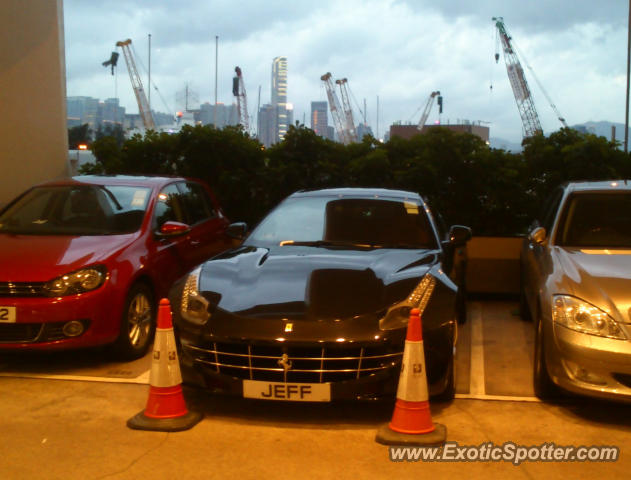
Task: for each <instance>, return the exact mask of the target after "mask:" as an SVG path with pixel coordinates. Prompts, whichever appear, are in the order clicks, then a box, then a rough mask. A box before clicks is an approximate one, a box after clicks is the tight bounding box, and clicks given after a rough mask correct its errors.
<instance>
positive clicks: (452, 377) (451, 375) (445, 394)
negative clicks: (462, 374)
mask: <svg viewBox="0 0 631 480" xmlns="http://www.w3.org/2000/svg"><path fill="white" fill-rule="evenodd" d="M454 363H455V360H454V355H453V354H452V355H451V357H450V359H449V364H448V366H447V385H445V389H444V390H443V391H442V393H439V394H438V395H436V396H435V397H434V400H437V401H439V402H451V401H452V400H453V399H454V398H455V396H456V366H455V365H454Z"/></svg>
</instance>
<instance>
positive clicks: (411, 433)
mask: <svg viewBox="0 0 631 480" xmlns="http://www.w3.org/2000/svg"><path fill="white" fill-rule="evenodd" d="M446 438H447V428H446V427H445V426H444V425H441V424H439V423H433V422H432V417H431V414H430V411H429V395H428V391H427V376H426V373H425V353H424V351H423V333H422V327H421V317H420V315H419V309H418V308H413V309H412V311H411V312H410V321H409V322H408V328H407V334H406V337H405V348H404V349H403V360H402V362H401V374H400V377H399V386H398V388H397V401H396V403H395V405H394V412H393V414H392V420H391V421H390V423H388V424H385V425H383V426H382V427H381V428H380V429H379V431H378V432H377V437H376V439H375V440H376V441H377V442H378V443H382V444H384V445H442V444H443V443H445V440H446Z"/></svg>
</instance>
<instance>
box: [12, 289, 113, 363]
mask: <svg viewBox="0 0 631 480" xmlns="http://www.w3.org/2000/svg"><path fill="white" fill-rule="evenodd" d="M109 286H110V284H109V283H106V284H104V285H103V286H102V287H101V288H99V289H97V290H95V291H92V292H88V293H84V294H79V295H70V296H67V297H57V298H48V297H0V306H2V307H14V308H15V314H16V315H15V316H16V321H15V322H13V323H4V322H3V323H0V350H4V351H7V350H11V351H16V350H59V349H72V348H81V347H90V346H96V345H103V344H107V343H111V342H113V341H114V340H115V339H116V337H117V335H118V331H119V328H120V318H121V310H122V302H123V300H124V299H123V298H121V296H120V295H119V294H118V292H117V291H116V290H115V289H113V288H110V287H109ZM71 321H79V322H81V323H82V324H83V326H84V328H85V330H84V331H83V333H82V334H81V335H79V336H75V337H72V336H67V335H65V334H64V333H63V326H64V325H65V324H67V323H68V322H71Z"/></svg>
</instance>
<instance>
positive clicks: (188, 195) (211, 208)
mask: <svg viewBox="0 0 631 480" xmlns="http://www.w3.org/2000/svg"><path fill="white" fill-rule="evenodd" d="M177 186H178V189H179V192H180V194H181V196H180V199H181V201H182V207H183V214H184V216H185V219H186V222H185V223H187V224H188V225H190V227H191V231H190V232H189V233H188V235H187V236H186V238H187V241H188V247H189V248H188V250H187V251H186V262H187V264H188V267H189V268H192V267H194V266H195V265H198V264H200V263H202V262H204V261H205V260H207V259H209V258H210V257H212V256H214V255H216V254H217V253H220V252H222V251H224V250H226V249H227V248H229V247H230V241H229V239H228V237H227V236H226V228H227V227H228V220H227V219H226V218H225V217H224V216H223V215H222V214H221V213H220V212H219V209H218V208H217V206H216V205H215V204H214V202H213V201H212V199H211V197H210V195H209V194H208V192H207V191H206V188H205V187H204V186H203V185H202V184H201V183H197V182H194V181H187V182H180V183H178V185H177Z"/></svg>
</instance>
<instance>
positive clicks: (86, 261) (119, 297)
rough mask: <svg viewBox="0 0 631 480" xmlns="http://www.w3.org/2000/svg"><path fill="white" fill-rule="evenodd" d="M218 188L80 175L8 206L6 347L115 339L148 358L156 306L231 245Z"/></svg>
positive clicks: (1, 344)
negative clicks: (214, 191) (215, 193)
mask: <svg viewBox="0 0 631 480" xmlns="http://www.w3.org/2000/svg"><path fill="white" fill-rule="evenodd" d="M227 227H228V220H227V219H226V217H225V216H224V215H223V213H222V211H221V208H220V207H219V205H218V204H217V201H216V200H215V198H214V196H213V195H212V192H211V191H210V189H209V188H208V187H207V186H206V185H205V184H203V183H201V182H199V181H195V180H190V179H185V178H175V177H131V176H81V177H74V178H72V179H67V180H61V181H54V182H48V183H44V184H41V185H37V186H35V187H33V188H31V189H30V190H27V191H26V192H25V193H23V194H22V195H20V196H19V197H17V198H16V199H15V200H13V201H12V202H11V203H10V204H8V205H7V206H6V207H4V208H3V209H2V210H1V211H0V350H4V351H7V350H27V349H28V350H52V349H67V348H78V347H89V346H96V345H104V344H112V345H113V347H114V349H115V352H116V353H117V355H118V356H119V357H120V358H125V359H132V358H138V357H140V356H142V355H144V354H145V352H146V351H147V349H148V348H149V346H150V344H151V341H152V337H153V333H154V330H155V318H156V303H157V301H158V300H159V299H160V298H162V297H166V295H167V292H168V290H169V288H170V287H171V284H172V283H173V282H174V281H175V280H176V279H177V278H178V277H180V276H182V275H183V274H185V273H186V272H187V271H188V270H190V269H191V268H193V267H194V266H195V265H197V264H199V263H201V262H203V261H204V260H206V259H208V258H210V257H211V256H213V255H214V254H216V253H219V252H221V251H223V250H225V249H226V248H228V247H230V246H231V240H230V237H229V236H228V235H227V233H226V231H227Z"/></svg>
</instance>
